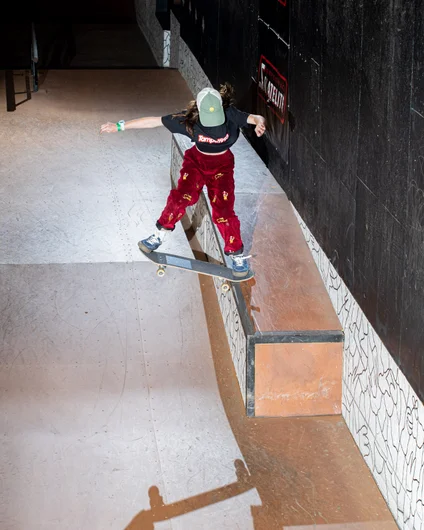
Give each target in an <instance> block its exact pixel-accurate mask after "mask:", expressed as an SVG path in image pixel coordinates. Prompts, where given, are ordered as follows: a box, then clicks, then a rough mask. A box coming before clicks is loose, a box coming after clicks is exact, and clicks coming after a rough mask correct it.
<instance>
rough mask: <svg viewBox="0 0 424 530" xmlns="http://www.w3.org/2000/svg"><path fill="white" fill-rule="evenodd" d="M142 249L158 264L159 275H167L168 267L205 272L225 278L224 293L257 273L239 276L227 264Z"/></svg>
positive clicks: (251, 272) (222, 288)
mask: <svg viewBox="0 0 424 530" xmlns="http://www.w3.org/2000/svg"><path fill="white" fill-rule="evenodd" d="M139 248H140V247H139ZM140 250H141V252H142V253H143V254H144V255H145V256H146V257H147V258H149V260H150V261H152V262H153V263H156V265H157V266H158V270H157V272H156V274H157V275H158V276H159V277H162V276H164V275H165V272H166V267H174V268H176V269H184V270H186V271H192V272H196V273H198V274H205V275H206V276H213V277H215V278H221V279H222V280H224V282H223V284H222V286H221V290H222V292H224V293H226V292H228V291H229V290H230V283H240V282H245V281H247V280H250V279H251V278H253V276H254V275H255V274H254V272H253V271H252V270H250V271H249V272H248V274H247V275H246V276H243V277H242V278H238V277H237V276H233V271H232V270H231V269H229V268H228V267H226V266H225V265H217V264H215V263H209V262H208V261H200V260H198V259H194V258H183V257H181V256H176V255H175V254H165V253H164V252H144V250H142V249H141V248H140Z"/></svg>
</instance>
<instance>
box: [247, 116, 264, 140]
mask: <svg viewBox="0 0 424 530" xmlns="http://www.w3.org/2000/svg"><path fill="white" fill-rule="evenodd" d="M247 123H250V124H251V125H256V127H255V133H256V136H262V135H263V134H264V132H265V131H266V121H265V118H264V117H263V116H260V115H259V114H249V117H248V118H247Z"/></svg>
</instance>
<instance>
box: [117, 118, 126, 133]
mask: <svg viewBox="0 0 424 530" xmlns="http://www.w3.org/2000/svg"><path fill="white" fill-rule="evenodd" d="M116 126H117V127H118V131H125V121H124V120H120V121H118V123H117V124H116Z"/></svg>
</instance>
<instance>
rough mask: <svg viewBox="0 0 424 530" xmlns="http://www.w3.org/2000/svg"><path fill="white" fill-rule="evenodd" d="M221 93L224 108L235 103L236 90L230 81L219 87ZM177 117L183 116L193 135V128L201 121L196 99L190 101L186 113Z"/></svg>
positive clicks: (187, 127)
mask: <svg viewBox="0 0 424 530" xmlns="http://www.w3.org/2000/svg"><path fill="white" fill-rule="evenodd" d="M219 93H220V94H221V97H222V106H223V107H224V109H226V108H228V107H229V106H230V105H234V103H235V90H234V87H233V86H232V85H230V83H224V84H223V85H221V86H220V87H219ZM174 117H175V118H181V123H184V125H185V127H186V129H187V131H188V132H189V134H190V136H193V128H194V126H195V125H196V123H197V122H198V121H199V109H198V108H197V103H196V100H195V99H194V100H192V101H190V103H189V104H188V105H187V109H186V111H185V113H184V114H174Z"/></svg>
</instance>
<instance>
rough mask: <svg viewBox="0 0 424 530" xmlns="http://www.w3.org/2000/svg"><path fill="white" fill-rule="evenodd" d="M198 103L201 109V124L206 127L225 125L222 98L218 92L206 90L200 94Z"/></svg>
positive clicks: (210, 89) (212, 89)
mask: <svg viewBox="0 0 424 530" xmlns="http://www.w3.org/2000/svg"><path fill="white" fill-rule="evenodd" d="M196 103H197V108H198V109H199V118H200V123H201V124H202V125H203V126H204V127H218V126H219V125H222V124H223V123H225V113H224V109H223V108H222V98H221V94H220V93H219V92H218V90H215V89H214V88H204V89H203V90H201V91H200V92H199V93H198V95H197V99H196Z"/></svg>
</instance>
